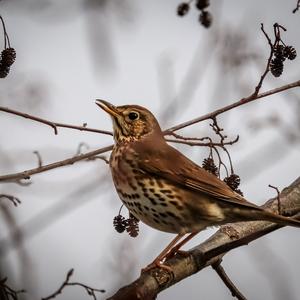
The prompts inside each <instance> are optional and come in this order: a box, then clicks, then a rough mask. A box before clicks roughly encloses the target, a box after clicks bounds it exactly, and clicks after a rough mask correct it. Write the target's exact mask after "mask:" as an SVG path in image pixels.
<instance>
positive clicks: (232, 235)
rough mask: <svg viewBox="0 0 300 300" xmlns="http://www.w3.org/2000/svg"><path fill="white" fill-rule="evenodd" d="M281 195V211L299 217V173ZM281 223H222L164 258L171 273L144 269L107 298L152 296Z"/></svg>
mask: <svg viewBox="0 0 300 300" xmlns="http://www.w3.org/2000/svg"><path fill="white" fill-rule="evenodd" d="M280 198H281V204H282V208H283V210H284V213H285V214H289V215H293V216H294V217H296V218H297V219H300V177H299V178H298V179H297V180H296V181H295V182H294V183H292V184H291V185H290V186H289V187H288V188H286V189H284V190H283V191H282V192H281V194H280ZM276 200H277V199H276V198H273V199H270V200H269V201H268V202H267V203H266V204H265V205H264V206H263V207H264V208H265V209H269V210H271V211H274V212H275V211H276V210H277V201H276ZM281 227H282V226H281V225H277V224H274V223H270V222H264V221H254V222H241V223H235V224H227V225H224V226H221V228H220V230H218V231H217V232H216V233H215V234H214V235H213V236H211V237H210V238H209V239H208V240H206V241H204V242H203V243H202V244H200V245H198V246H196V247H195V248H193V249H191V250H189V251H188V252H187V253H186V255H184V256H180V255H176V256H175V257H174V258H172V259H170V260H167V262H166V264H167V265H168V266H170V267H171V269H172V272H171V273H170V272H168V271H166V270H162V269H161V268H155V269H152V270H150V271H148V272H145V273H143V274H142V275H141V276H140V277H139V278H138V279H137V280H135V281H134V282H132V283H131V284H129V285H128V286H125V287H123V288H121V289H120V290H119V291H118V292H117V293H116V294H115V295H113V296H112V297H110V298H109V300H121V299H122V300H129V299H130V300H138V299H149V300H150V299H155V297H156V296H157V294H158V293H160V292H161V291H163V290H164V289H166V288H168V287H170V286H172V285H174V284H176V283H177V282H179V281H181V280H183V279H185V278H187V277H188V276H191V275H193V274H195V273H197V272H199V271H201V270H202V269H203V268H206V267H207V266H210V265H212V264H214V263H216V262H217V261H219V260H220V259H222V257H223V256H224V255H225V254H226V253H227V252H229V251H230V250H232V249H235V248H237V247H240V246H243V245H247V244H249V243H250V242H252V241H254V240H256V239H258V238H260V237H262V236H264V235H266V234H268V233H270V232H272V231H274V230H277V229H279V228H281Z"/></svg>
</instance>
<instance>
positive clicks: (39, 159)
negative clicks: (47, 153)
mask: <svg viewBox="0 0 300 300" xmlns="http://www.w3.org/2000/svg"><path fill="white" fill-rule="evenodd" d="M33 153H34V154H35V155H36V156H37V159H38V167H39V168H40V167H41V166H42V165H43V160H42V156H41V154H40V152H39V151H37V150H36V151H33Z"/></svg>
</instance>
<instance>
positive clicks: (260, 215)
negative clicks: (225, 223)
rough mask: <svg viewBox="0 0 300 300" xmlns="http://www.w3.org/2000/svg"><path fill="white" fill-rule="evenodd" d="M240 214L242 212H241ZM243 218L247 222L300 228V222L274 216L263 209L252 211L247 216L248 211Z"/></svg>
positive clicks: (290, 218)
mask: <svg viewBox="0 0 300 300" xmlns="http://www.w3.org/2000/svg"><path fill="white" fill-rule="evenodd" d="M241 214H243V212H242V211H241ZM245 218H246V219H248V220H249V221H255V220H257V221H259V220H261V221H263V220H264V221H269V222H272V223H276V224H279V225H282V226H293V227H299V228H300V221H298V220H296V219H293V218H292V217H285V216H281V215H277V214H274V213H272V212H269V211H267V210H264V209H260V210H253V214H249V211H248V212H247V214H246V215H245Z"/></svg>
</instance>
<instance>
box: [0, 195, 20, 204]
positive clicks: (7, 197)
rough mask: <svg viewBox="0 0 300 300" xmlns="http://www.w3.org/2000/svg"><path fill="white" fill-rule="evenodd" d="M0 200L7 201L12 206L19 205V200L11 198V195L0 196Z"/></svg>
mask: <svg viewBox="0 0 300 300" xmlns="http://www.w3.org/2000/svg"><path fill="white" fill-rule="evenodd" d="M0 198H6V199H8V200H9V201H11V202H12V204H13V205H14V206H18V205H19V204H21V200H20V199H19V198H17V197H15V196H12V195H8V194H0Z"/></svg>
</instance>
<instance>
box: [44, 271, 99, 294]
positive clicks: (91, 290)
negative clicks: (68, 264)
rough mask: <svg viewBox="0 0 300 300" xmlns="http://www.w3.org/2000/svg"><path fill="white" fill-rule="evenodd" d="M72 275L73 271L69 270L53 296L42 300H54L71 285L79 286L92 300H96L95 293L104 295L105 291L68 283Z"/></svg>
mask: <svg viewBox="0 0 300 300" xmlns="http://www.w3.org/2000/svg"><path fill="white" fill-rule="evenodd" d="M73 274H74V269H71V270H69V271H68V273H67V276H66V279H65V280H64V282H63V283H62V284H61V286H60V287H59V288H58V290H57V291H55V292H54V293H53V294H51V295H50V296H48V297H45V298H42V300H50V299H54V298H55V297H56V296H57V295H59V294H61V293H62V291H63V289H64V288H65V287H66V286H72V285H77V286H81V287H83V288H84V289H85V290H86V292H87V293H88V295H90V296H91V297H93V299H94V300H97V297H96V294H95V292H98V293H105V290H103V289H95V288H92V287H90V286H87V285H85V284H82V283H79V282H70V278H71V276H72V275H73Z"/></svg>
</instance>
